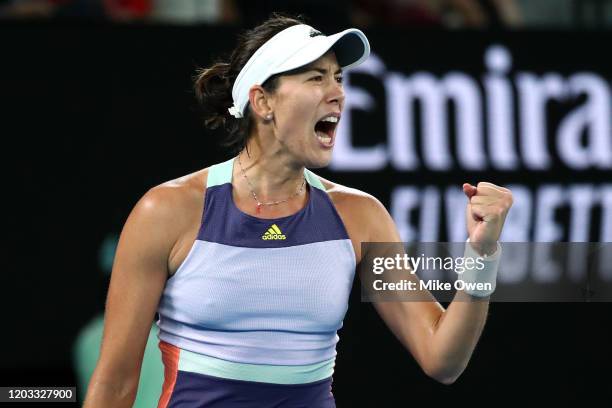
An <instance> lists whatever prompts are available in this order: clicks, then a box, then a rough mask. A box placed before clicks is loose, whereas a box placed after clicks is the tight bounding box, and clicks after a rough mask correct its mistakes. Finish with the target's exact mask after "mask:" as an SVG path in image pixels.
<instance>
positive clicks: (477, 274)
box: [457, 238, 502, 297]
mask: <svg viewBox="0 0 612 408" xmlns="http://www.w3.org/2000/svg"><path fill="white" fill-rule="evenodd" d="M501 252H502V248H501V245H500V244H499V242H498V243H497V248H496V249H495V252H493V253H492V254H491V255H480V254H479V253H478V252H476V250H474V248H472V245H471V244H470V239H469V238H468V239H467V241H466V243H465V252H464V255H463V257H464V258H465V260H467V259H468V258H472V259H474V261H472V262H469V264H471V265H473V267H471V268H467V267H466V268H465V272H463V273H462V274H460V275H459V276H457V279H460V280H462V281H463V282H464V289H463V291H464V292H465V293H467V294H468V295H470V296H475V297H487V296H490V295H491V294H492V293H493V292H494V291H495V286H496V283H497V269H498V268H499V261H500V258H501ZM478 258H480V259H478ZM465 260H464V264H466V263H467V262H466V261H465Z"/></svg>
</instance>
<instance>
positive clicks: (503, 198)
mask: <svg viewBox="0 0 612 408" xmlns="http://www.w3.org/2000/svg"><path fill="white" fill-rule="evenodd" d="M463 192H464V193H465V195H466V196H467V198H468V204H467V208H466V216H467V231H468V236H469V238H470V243H471V244H472V247H474V249H476V250H477V251H478V252H479V253H481V254H491V253H493V252H494V251H495V249H496V248H497V241H498V240H499V236H500V235H501V231H502V227H503V226H504V221H505V220H506V215H507V214H508V210H510V207H511V206H512V192H511V191H510V190H508V189H507V188H505V187H500V186H496V185H495V184H492V183H487V182H480V183H478V185H477V186H473V185H471V184H469V183H464V184H463Z"/></svg>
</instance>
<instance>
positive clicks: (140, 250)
mask: <svg viewBox="0 0 612 408" xmlns="http://www.w3.org/2000/svg"><path fill="white" fill-rule="evenodd" d="M179 196H180V193H177V191H176V188H173V187H164V186H159V187H155V188H153V189H151V190H149V191H148V192H147V193H146V194H145V195H144V196H143V197H142V198H141V199H140V201H139V202H138V203H137V204H136V206H135V207H134V209H133V210H132V212H131V214H130V216H129V217H128V219H127V221H126V223H125V225H124V227H123V231H122V232H121V237H120V239H119V245H118V247H117V252H116V255H115V261H114V264H113V271H112V275H111V281H110V287H109V291H108V297H107V301H106V311H105V316H104V335H103V340H102V347H101V350H100V358H99V359H98V363H97V365H96V369H95V371H94V373H93V376H92V377H91V380H90V382H89V387H88V390H87V397H86V399H85V405H84V407H85V408H97V407H100V408H102V407H103V408H108V407H113V408H121V407H131V406H132V404H133V403H134V399H135V398H136V391H137V390H138V380H139V378H140V367H141V364H142V357H143V354H144V349H145V346H146V342H147V337H148V335H149V331H150V329H151V324H152V322H153V319H154V316H155V312H156V310H157V306H158V303H159V299H160V296H161V293H162V291H163V289H164V286H165V283H166V279H167V277H168V259H169V256H170V253H171V251H172V247H173V246H174V243H175V242H176V241H177V239H178V237H179V234H180V224H181V223H180V222H176V221H177V218H180V217H177V213H180V211H177V208H178V209H180V208H181V206H180V202H177V199H178V197H179Z"/></svg>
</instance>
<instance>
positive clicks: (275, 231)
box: [261, 224, 287, 241]
mask: <svg viewBox="0 0 612 408" xmlns="http://www.w3.org/2000/svg"><path fill="white" fill-rule="evenodd" d="M261 239H263V240H266V241H267V240H269V239H287V237H286V236H285V235H284V234H283V233H282V231H281V230H280V228H278V225H276V224H272V226H271V227H270V228H268V230H267V231H266V232H265V233H264V234H263V235H262V236H261Z"/></svg>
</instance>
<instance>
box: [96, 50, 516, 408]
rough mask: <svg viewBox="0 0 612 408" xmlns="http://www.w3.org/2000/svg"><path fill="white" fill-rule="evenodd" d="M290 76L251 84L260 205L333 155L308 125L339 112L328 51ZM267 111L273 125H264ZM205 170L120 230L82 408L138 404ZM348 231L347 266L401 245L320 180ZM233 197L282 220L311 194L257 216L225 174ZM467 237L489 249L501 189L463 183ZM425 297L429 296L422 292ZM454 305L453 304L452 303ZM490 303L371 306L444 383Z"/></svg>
mask: <svg viewBox="0 0 612 408" xmlns="http://www.w3.org/2000/svg"><path fill="white" fill-rule="evenodd" d="M310 67H311V68H313V69H308V70H306V71H304V72H301V73H299V74H295V75H290V76H282V77H281V79H280V82H279V86H278V88H277V89H276V90H275V92H274V93H267V92H266V91H265V90H264V89H263V88H262V87H260V86H253V87H252V88H251V90H250V93H249V101H250V109H251V110H252V116H253V117H254V118H255V126H254V131H253V132H254V133H253V135H252V137H251V138H250V139H249V142H248V145H247V146H248V151H249V154H248V155H247V154H246V152H241V155H240V157H241V162H242V165H243V167H244V169H245V171H246V173H247V176H248V177H249V180H250V181H251V183H252V184H253V186H254V189H255V191H256V193H257V194H258V197H259V199H260V200H261V201H262V202H268V201H274V200H282V199H285V198H287V197H289V196H292V195H293V194H294V193H295V192H296V191H297V189H298V187H299V186H300V184H301V181H302V174H303V171H304V167H308V168H319V167H323V166H326V165H327V164H329V162H330V160H331V152H332V151H331V149H329V148H325V147H323V146H321V144H320V142H319V141H318V139H317V138H316V137H315V133H314V125H315V123H316V122H317V121H318V120H320V119H321V118H322V117H323V116H324V115H326V114H329V113H331V112H342V108H343V105H344V90H343V89H342V84H341V80H340V77H341V73H340V72H339V66H338V63H337V61H336V58H335V55H334V54H333V53H331V52H330V53H328V54H326V55H324V56H323V57H321V58H319V59H318V60H317V61H315V62H314V63H313V64H311V66H310ZM269 114H272V119H271V120H268V119H266V116H267V115H269ZM207 177H208V168H205V169H203V170H200V171H198V172H195V173H192V174H189V175H186V176H184V177H181V178H179V179H176V180H172V181H169V182H167V183H164V184H162V185H159V186H157V187H154V188H152V189H151V190H149V191H148V192H147V193H146V194H145V195H144V196H143V197H142V198H141V199H140V201H139V202H138V203H137V204H136V206H135V207H134V209H133V210H132V212H131V214H130V216H129V217H128V220H127V221H126V223H125V226H124V228H123V231H122V234H121V237H120V240H119V245H118V248H117V253H116V256H115V263H114V265H113V272H112V275H111V283H110V287H109V293H108V298H107V305H106V315H105V327H104V336H103V342H102V348H101V354H100V359H99V361H98V364H97V367H96V369H95V372H94V374H93V377H92V379H91V382H90V386H89V389H88V393H87V398H86V401H85V405H84V406H85V407H86V408H94V407H109V406H113V407H130V406H131V405H132V403H133V401H134V399H135V396H136V391H137V386H138V378H139V374H140V367H141V363H142V356H143V353H144V348H145V344H146V340H147V336H148V333H149V329H150V327H151V323H152V322H153V319H154V315H155V312H156V309H157V305H158V303H159V299H160V297H161V294H162V292H163V290H164V285H165V282H166V280H167V278H168V277H169V276H171V275H172V274H174V273H175V272H176V270H177V269H178V267H179V266H180V265H181V263H182V262H183V260H184V259H185V258H186V256H187V254H188V252H189V250H190V248H191V246H192V244H193V242H194V240H195V239H196V236H197V233H198V229H199V224H200V220H201V214H202V212H201V211H202V207H203V205H204V196H205V193H206V181H207ZM320 179H321V182H322V183H323V185H324V186H325V188H326V190H327V193H328V194H329V197H330V198H331V200H332V202H333V204H334V206H335V207H336V209H337V211H338V213H339V215H340V217H341V218H342V221H343V222H344V224H345V227H346V229H347V232H348V234H349V237H350V239H351V242H352V244H353V248H354V250H355V256H356V262H357V264H359V262H360V261H361V259H362V256H363V255H365V254H362V253H361V242H401V239H400V236H399V233H398V231H397V228H396V226H395V224H394V222H393V220H392V218H391V216H390V215H389V213H388V211H387V210H386V208H385V207H384V206H383V205H382V204H381V203H380V201H378V200H377V199H376V198H374V197H373V196H371V195H369V194H367V193H364V192H362V191H359V190H356V189H353V188H348V187H345V186H342V185H340V184H337V183H333V182H331V181H329V180H326V179H323V178H320ZM232 184H233V186H234V187H233V199H234V202H235V204H236V206H237V207H238V208H239V209H240V210H242V211H243V212H245V213H247V214H251V215H254V216H257V217H260V218H276V217H283V216H287V215H291V214H293V213H295V212H297V211H299V210H300V209H301V208H303V207H304V205H305V204H306V202H307V200H308V194H309V191H308V188H305V189H304V190H303V192H302V193H301V194H299V195H298V196H295V197H293V198H291V199H290V200H289V201H287V202H285V203H283V204H280V205H276V206H264V207H263V209H262V211H261V213H259V214H257V213H256V212H255V208H256V207H255V202H254V200H253V197H252V195H251V192H250V189H249V186H248V184H247V183H246V181H245V179H244V177H243V176H242V174H241V172H240V166H238V165H235V166H234V173H233V177H232ZM463 190H464V192H465V194H466V196H467V197H468V198H469V203H468V206H467V208H466V212H467V216H468V232H469V236H470V238H471V241H473V242H476V243H477V244H475V248H476V249H477V250H478V251H481V253H484V252H490V251H491V248H494V244H495V242H496V241H497V240H498V238H499V236H500V234H501V230H502V226H503V223H504V220H505V217H506V214H507V212H508V209H509V208H510V206H511V204H512V195H511V193H510V191H509V190H507V189H505V188H503V187H499V186H495V185H494V184H491V183H484V182H482V183H478V185H477V186H473V185H470V184H468V183H465V184H464V185H463ZM429 296H431V295H429ZM459 300H461V301H459ZM488 303H489V302H488V299H486V298H485V299H476V298H472V297H470V296H469V295H467V294H465V293H462V292H458V293H457V298H456V299H455V300H454V301H453V302H451V304H450V305H449V307H448V308H447V309H444V308H443V307H442V306H441V305H440V304H439V303H438V302H436V301H435V299H434V298H433V297H431V299H430V301H423V302H414V301H413V302H379V303H374V307H375V308H376V310H377V312H378V314H379V315H380V316H381V318H382V319H383V321H384V322H385V323H386V325H387V326H388V327H389V329H390V330H391V331H392V332H393V333H394V335H395V336H396V337H397V338H398V339H399V341H400V342H401V343H402V344H403V345H404V346H405V347H406V349H407V350H408V351H409V352H410V353H411V354H412V355H413V356H414V358H415V359H416V361H417V362H418V363H419V365H420V366H421V368H422V369H423V371H424V372H425V373H426V374H427V375H429V376H430V377H432V378H434V379H436V380H437V381H440V382H442V383H444V384H451V383H453V382H454V381H455V380H456V379H457V378H458V377H459V375H460V374H461V373H462V372H463V370H464V369H465V368H466V366H467V363H468V361H469V359H470V357H471V355H472V352H473V350H474V347H475V346H476V343H477V341H478V339H479V337H480V334H481V332H482V329H483V327H484V324H485V320H486V316H487V311H488Z"/></svg>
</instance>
